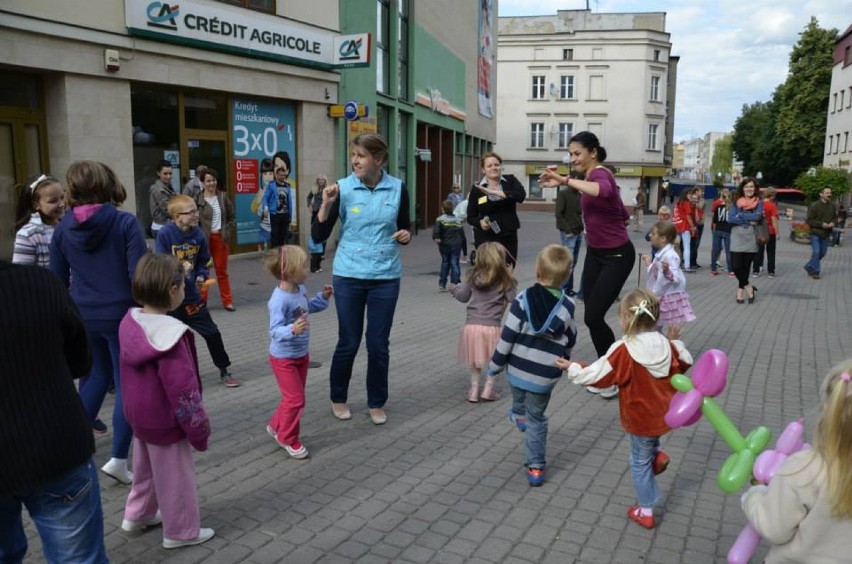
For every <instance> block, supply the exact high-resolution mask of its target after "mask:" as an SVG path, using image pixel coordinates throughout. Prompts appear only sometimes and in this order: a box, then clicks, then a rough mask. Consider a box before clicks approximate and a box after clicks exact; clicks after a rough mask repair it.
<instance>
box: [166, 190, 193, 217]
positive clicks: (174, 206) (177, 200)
mask: <svg viewBox="0 0 852 564" xmlns="http://www.w3.org/2000/svg"><path fill="white" fill-rule="evenodd" d="M194 205H195V200H193V199H192V198H190V197H189V196H187V195H186V194H177V195H175V196H172V197H171V198H170V199H169V204H168V206H167V208H166V209H167V210H168V212H169V217H170V218H172V219H174V218H175V216H176V215H177V214H178V213H181V212H183V211H184V209H183V208H185V207H187V206H194ZM178 210H180V211H178Z"/></svg>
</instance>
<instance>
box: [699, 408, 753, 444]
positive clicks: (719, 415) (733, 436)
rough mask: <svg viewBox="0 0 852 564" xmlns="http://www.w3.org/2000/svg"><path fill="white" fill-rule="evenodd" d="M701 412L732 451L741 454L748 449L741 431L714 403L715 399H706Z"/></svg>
mask: <svg viewBox="0 0 852 564" xmlns="http://www.w3.org/2000/svg"><path fill="white" fill-rule="evenodd" d="M701 411H702V413H704V417H706V418H707V421H709V422H710V424H711V425H713V428H714V429H716V432H717V433H719V435H720V436H721V437H722V438H723V439H724V440H725V442H726V443H728V446H729V447H731V450H732V451H734V452H740V451H741V450H743V449H745V448H746V440H745V438H744V437H743V436H742V434H741V433H740V431H739V429H737V428H736V427H735V426H734V424H733V422H732V421H731V419H730V418H729V417H728V416H727V415H726V414H725V412H724V411H722V408H721V407H719V404H717V403H716V402H715V401H713V398H708V397H705V398H704V401H702V403H701Z"/></svg>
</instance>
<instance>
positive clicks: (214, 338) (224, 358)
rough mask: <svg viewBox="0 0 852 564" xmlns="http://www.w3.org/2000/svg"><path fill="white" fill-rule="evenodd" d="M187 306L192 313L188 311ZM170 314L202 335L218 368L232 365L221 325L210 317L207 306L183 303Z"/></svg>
mask: <svg viewBox="0 0 852 564" xmlns="http://www.w3.org/2000/svg"><path fill="white" fill-rule="evenodd" d="M187 308H189V310H190V311H192V313H190V312H189V311H187ZM196 308H197V309H196ZM169 315H171V316H172V317H174V318H175V319H180V320H181V321H183V322H184V323H186V324H187V325H189V328H190V329H192V330H193V331H195V332H196V333H198V334H199V335H201V337H202V338H203V339H204V342H205V343H207V350H209V351H210V356H211V357H213V364H214V365H215V366H216V368H227V367H229V366H231V359H230V358H229V357H228V353H227V352H225V343H224V342H222V333H220V332H219V327H217V326H216V324H215V323H214V322H213V318H212V317H210V312H209V311H207V306H205V305H204V304H203V303H202V304H199V305H198V306H192V305H190V306H187V305H182V306H180V307H179V308H177V309H176V310H174V311H170V312H169Z"/></svg>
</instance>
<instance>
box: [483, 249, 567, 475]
mask: <svg viewBox="0 0 852 564" xmlns="http://www.w3.org/2000/svg"><path fill="white" fill-rule="evenodd" d="M570 271H571V253H570V252H569V251H568V249H566V248H565V247H563V246H562V245H548V246H546V247H545V248H544V249H542V250H541V252H540V253H539V254H538V257H536V264H535V274H536V280H537V281H538V282H537V283H536V284H534V285H533V286H532V287H530V288H527V289H526V290H524V291H523V292H521V293H520V294H518V296H517V297H516V298H515V300H514V301H513V302H512V305H511V306H510V308H509V313H508V315H507V316H506V322H505V324H504V325H503V331H502V333H501V335H500V343H499V344H498V345H497V349H496V350H495V351H494V355H493V356H492V357H491V363H490V365H489V366H488V375H489V376H493V375H496V374H499V373H500V372H502V371H503V369H504V368H506V375H507V379H508V380H509V386H510V387H511V389H512V409H511V410H510V411H509V420H510V421H512V422H513V423H515V425H517V427H518V429H520V430H521V431H525V436H524V451H525V454H526V462H525V463H524V466H526V468H527V479H528V480H529V483H530V486H540V485H541V484H542V483H544V468H545V451H546V448H547V416H545V414H544V412H545V410H546V409H547V404H548V403H549V402H550V394H551V392H552V391H553V387H554V386H555V385H556V382H557V381H558V380H559V378H560V377H561V376H562V371H561V370H560V369H559V368H558V367H557V366H556V359H558V358H570V355H571V348H572V347H573V346H574V343H575V341H576V340H577V326H576V325H575V324H574V301H573V300H572V299H571V298H569V297H568V295H567V294H565V293H564V292H563V291H562V289H561V287H562V284H563V283H564V282H565V280H566V279H567V278H568V273H569V272H570Z"/></svg>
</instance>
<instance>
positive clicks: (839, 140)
mask: <svg viewBox="0 0 852 564" xmlns="http://www.w3.org/2000/svg"><path fill="white" fill-rule="evenodd" d="M850 134H852V26H849V27H848V28H846V31H844V32H843V33H842V34H841V35H840V37H839V38H838V39H837V42H836V43H835V45H834V66H833V67H832V69H831V91H830V94H829V97H828V119H827V123H826V128H825V155H824V156H823V159H822V164H823V166H828V167H840V168H844V169H846V171H847V172H852V140H850V139H849V136H850Z"/></svg>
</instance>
